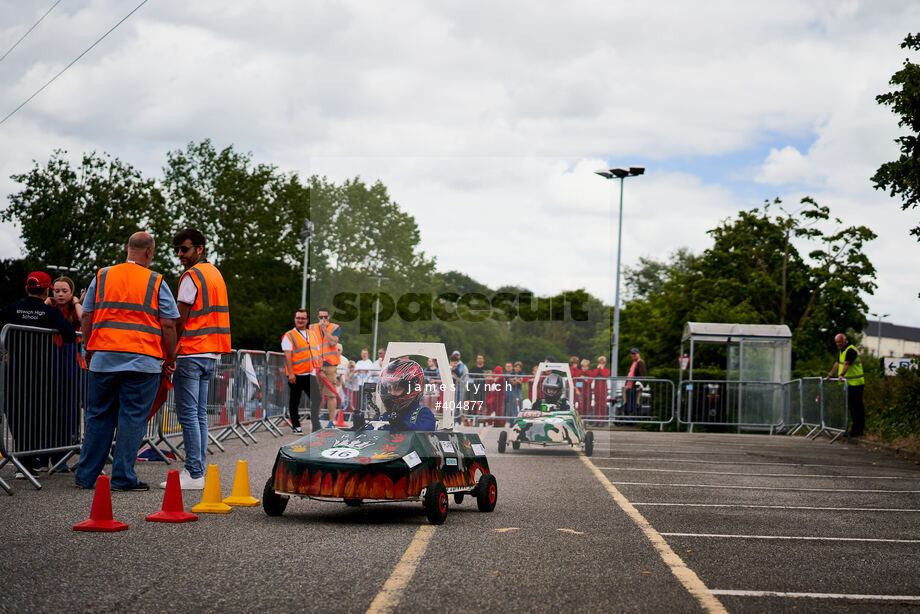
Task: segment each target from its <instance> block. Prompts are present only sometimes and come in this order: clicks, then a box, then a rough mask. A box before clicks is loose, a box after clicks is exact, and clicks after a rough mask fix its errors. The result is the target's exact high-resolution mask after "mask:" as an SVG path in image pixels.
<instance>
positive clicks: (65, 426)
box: [0, 324, 87, 492]
mask: <svg viewBox="0 0 920 614" xmlns="http://www.w3.org/2000/svg"><path fill="white" fill-rule="evenodd" d="M79 351H80V346H79V344H78V343H64V342H63V340H62V338H61V336H60V335H59V334H58V333H57V331H54V330H49V329H44V328H37V327H32V326H20V325H15V324H7V325H5V326H4V327H3V330H2V331H0V352H2V356H3V363H2V367H0V389H2V394H0V416H2V424H0V453H2V454H3V458H2V460H0V467H3V466H4V465H6V464H7V463H12V464H13V465H14V466H15V467H16V469H17V470H18V471H19V472H22V473H24V474H25V476H26V478H27V479H28V480H29V481H30V483H31V484H32V485H33V486H34V487H35V488H41V484H40V483H39V482H38V480H36V479H35V478H34V477H33V475H32V472H31V471H29V470H31V469H33V468H34V466H35V464H36V462H37V460H38V459H37V458H36V457H37V456H50V458H51V462H52V463H53V464H54V466H55V467H60V466H61V465H62V464H63V463H64V462H66V459H67V458H69V457H70V456H71V455H73V454H75V453H77V452H79V450H80V442H81V440H82V425H83V420H82V409H83V406H84V404H85V400H86V390H87V388H86V377H85V375H86V374H85V371H84V369H83V368H82V366H81V361H80V354H79ZM5 490H6V489H5ZM8 492H9V491H8Z"/></svg>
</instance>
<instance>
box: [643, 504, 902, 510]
mask: <svg viewBox="0 0 920 614" xmlns="http://www.w3.org/2000/svg"><path fill="white" fill-rule="evenodd" d="M633 505H644V506H646V507H652V506H659V507H744V508H754V509H768V510H812V511H827V512H920V509H909V508H902V507H818V506H813V505H750V504H744V503H645V502H643V503H633Z"/></svg>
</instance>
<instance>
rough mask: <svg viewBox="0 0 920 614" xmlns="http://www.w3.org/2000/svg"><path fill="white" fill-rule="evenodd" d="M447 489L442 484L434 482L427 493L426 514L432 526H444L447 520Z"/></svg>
mask: <svg viewBox="0 0 920 614" xmlns="http://www.w3.org/2000/svg"><path fill="white" fill-rule="evenodd" d="M447 510H448V506H447V489H446V488H444V484H442V483H441V482H432V483H431V484H429V485H428V490H426V491H425V514H426V515H427V516H428V522H430V523H431V524H444V520H445V519H447Z"/></svg>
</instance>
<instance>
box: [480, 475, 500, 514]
mask: <svg viewBox="0 0 920 614" xmlns="http://www.w3.org/2000/svg"><path fill="white" fill-rule="evenodd" d="M496 501H498V482H496V481H495V476H494V475H492V474H491V473H487V474H485V475H483V476H482V477H481V478H479V483H478V484H477V485H476V505H478V506H479V511H480V512H491V511H492V510H494V509H495V502H496Z"/></svg>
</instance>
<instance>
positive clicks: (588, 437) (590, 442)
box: [585, 431, 594, 456]
mask: <svg viewBox="0 0 920 614" xmlns="http://www.w3.org/2000/svg"><path fill="white" fill-rule="evenodd" d="M592 454H594V431H588V432H587V433H586V434H585V456H591V455H592Z"/></svg>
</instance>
